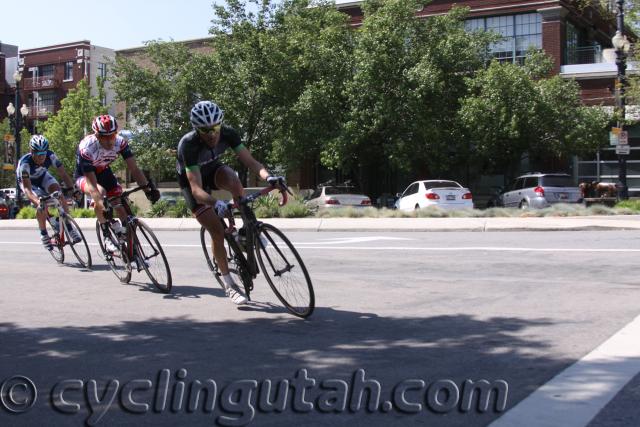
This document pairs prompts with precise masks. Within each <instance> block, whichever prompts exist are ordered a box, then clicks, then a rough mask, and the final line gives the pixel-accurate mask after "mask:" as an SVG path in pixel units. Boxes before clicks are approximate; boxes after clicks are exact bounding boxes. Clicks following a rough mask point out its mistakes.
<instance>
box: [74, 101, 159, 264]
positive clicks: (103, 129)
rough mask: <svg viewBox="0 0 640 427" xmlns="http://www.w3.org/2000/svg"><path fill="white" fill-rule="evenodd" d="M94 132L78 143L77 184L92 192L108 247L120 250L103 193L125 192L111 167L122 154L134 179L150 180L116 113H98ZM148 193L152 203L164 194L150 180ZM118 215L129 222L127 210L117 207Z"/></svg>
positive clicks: (84, 190) (107, 194) (111, 249)
mask: <svg viewBox="0 0 640 427" xmlns="http://www.w3.org/2000/svg"><path fill="white" fill-rule="evenodd" d="M91 128H92V129H93V132H94V133H93V134H90V135H87V136H86V137H84V139H83V140H82V141H80V145H79V146H78V151H77V153H76V172H75V177H76V185H77V186H78V188H80V190H82V191H83V192H84V193H85V194H87V195H89V196H91V199H93V201H94V210H95V212H96V217H97V218H98V221H99V222H100V226H101V228H102V232H103V235H104V236H105V239H104V242H105V248H106V249H107V250H108V251H110V252H115V251H116V250H117V248H116V246H115V244H114V242H112V241H111V239H110V238H108V237H109V233H108V230H109V225H108V223H107V220H106V218H105V216H104V203H103V201H102V199H103V197H105V196H107V197H113V196H118V195H120V194H122V187H121V186H120V184H118V179H117V178H116V176H115V175H114V174H113V171H112V170H111V168H110V167H109V165H111V163H113V162H114V161H115V160H116V159H117V158H118V156H122V158H123V159H124V161H125V164H126V166H127V169H128V170H129V172H131V175H132V176H133V179H135V181H136V182H137V183H138V185H140V186H146V185H147V184H149V183H150V182H149V181H148V180H147V178H146V177H145V176H144V174H143V173H142V171H141V170H140V169H139V168H138V164H137V163H136V158H135V156H134V155H133V152H132V151H131V148H130V147H129V141H128V140H127V139H126V138H123V137H122V136H120V135H118V134H117V132H118V122H117V121H116V119H115V117H113V116H111V115H108V114H105V115H102V116H98V117H96V118H95V119H94V120H93V123H92V125H91ZM150 184H151V186H150V187H148V188H146V189H145V190H144V191H145V195H146V196H147V199H149V200H150V201H151V203H155V202H157V201H158V199H159V198H160V192H159V191H158V190H157V189H156V188H155V187H154V186H153V184H152V183H150ZM116 211H117V213H118V216H119V217H120V219H121V220H122V221H123V224H125V220H126V212H125V211H124V208H122V207H116Z"/></svg>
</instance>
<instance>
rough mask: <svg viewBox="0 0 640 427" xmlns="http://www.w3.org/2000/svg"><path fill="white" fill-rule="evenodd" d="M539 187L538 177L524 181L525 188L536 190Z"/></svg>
mask: <svg viewBox="0 0 640 427" xmlns="http://www.w3.org/2000/svg"><path fill="white" fill-rule="evenodd" d="M537 186H538V177H537V176H529V177H527V178H525V179H524V186H523V188H534V187H537Z"/></svg>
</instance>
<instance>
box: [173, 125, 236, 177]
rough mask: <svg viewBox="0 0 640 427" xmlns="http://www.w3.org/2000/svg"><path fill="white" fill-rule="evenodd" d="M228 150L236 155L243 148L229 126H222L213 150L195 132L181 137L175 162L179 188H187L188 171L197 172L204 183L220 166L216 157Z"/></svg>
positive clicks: (234, 131) (233, 130)
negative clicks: (231, 150)
mask: <svg viewBox="0 0 640 427" xmlns="http://www.w3.org/2000/svg"><path fill="white" fill-rule="evenodd" d="M229 148H231V149H233V150H234V151H235V152H236V153H238V152H239V151H240V150H242V149H243V148H244V145H243V144H242V140H241V139H240V135H239V134H238V132H237V131H236V130H235V129H233V128H232V127H229V126H224V125H223V126H222V129H221V130H220V140H219V141H218V144H217V145H216V146H215V147H213V148H210V147H209V146H208V145H207V144H206V143H205V142H204V141H202V140H201V139H200V135H199V134H198V132H196V131H195V130H193V131H191V132H189V133H188V134H186V135H185V136H183V137H182V139H181V140H180V142H179V143H178V159H177V161H176V171H177V172H178V183H179V184H180V187H182V188H185V187H188V186H189V181H188V180H187V171H189V170H199V171H200V174H201V175H202V180H203V181H205V180H206V178H207V177H208V176H209V175H210V174H212V173H215V171H216V169H217V168H218V167H219V166H220V160H218V157H219V156H220V155H221V154H222V153H224V152H225V151H226V150H227V149H229Z"/></svg>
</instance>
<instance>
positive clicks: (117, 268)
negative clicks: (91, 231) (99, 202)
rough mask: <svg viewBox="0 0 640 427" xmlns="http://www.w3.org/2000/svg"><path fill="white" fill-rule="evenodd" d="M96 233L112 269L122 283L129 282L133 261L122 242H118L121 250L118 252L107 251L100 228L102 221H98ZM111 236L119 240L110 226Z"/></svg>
mask: <svg viewBox="0 0 640 427" xmlns="http://www.w3.org/2000/svg"><path fill="white" fill-rule="evenodd" d="M96 234H97V235H98V245H99V246H100V250H101V251H102V254H103V255H104V259H105V261H107V264H109V267H111V271H113V274H115V275H116V277H117V278H118V280H120V281H121V282H122V283H129V280H131V262H130V261H129V257H128V256H127V251H126V250H124V248H123V245H122V244H120V243H119V244H118V247H119V250H118V251H117V252H114V253H112V252H107V250H106V249H105V247H104V242H103V236H102V230H101V229H100V223H99V222H98V221H96ZM109 237H111V239H112V240H113V241H114V242H118V238H117V237H116V235H115V234H114V232H113V230H111V228H109Z"/></svg>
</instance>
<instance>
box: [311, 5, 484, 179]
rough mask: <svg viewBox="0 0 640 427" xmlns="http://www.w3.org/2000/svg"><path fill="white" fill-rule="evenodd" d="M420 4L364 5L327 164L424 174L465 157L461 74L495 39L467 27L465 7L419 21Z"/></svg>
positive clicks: (479, 59)
mask: <svg viewBox="0 0 640 427" xmlns="http://www.w3.org/2000/svg"><path fill="white" fill-rule="evenodd" d="M422 4H424V2H423V1H407V0H389V1H381V0H375V1H374V0H369V1H367V2H365V3H364V4H363V8H364V14H365V16H366V19H365V20H364V22H363V25H362V27H361V28H360V29H359V30H358V33H357V37H356V42H355V47H354V70H355V72H354V76H353V78H352V79H351V81H349V82H348V83H347V95H348V105H349V112H348V115H347V118H346V120H345V122H344V124H343V129H342V130H343V132H342V134H341V135H340V138H337V139H336V140H335V143H334V144H333V145H332V146H330V147H329V148H328V149H327V150H325V151H324V153H323V160H324V162H325V163H326V164H328V165H332V166H334V167H347V168H350V169H352V170H356V171H363V170H366V171H369V173H376V174H377V173H379V171H380V170H383V171H385V170H388V169H389V168H390V167H396V168H399V169H402V170H405V171H412V172H413V173H414V174H415V175H418V176H420V177H427V176H438V175H440V174H442V173H444V172H445V171H449V170H451V169H453V168H455V166H456V165H459V164H460V163H461V161H462V160H463V159H464V157H465V155H466V154H465V150H466V146H465V143H464V141H463V140H461V138H460V137H459V134H458V132H457V129H458V127H459V126H458V123H457V122H456V111H457V110H458V108H459V104H460V101H461V99H462V97H463V96H464V95H465V94H466V87H465V84H464V77H465V76H469V75H473V73H474V72H475V70H477V69H479V68H481V67H482V65H483V64H484V63H485V62H486V61H487V55H488V46H489V44H490V43H491V42H492V41H494V40H496V37H495V35H493V34H490V33H485V32H482V33H469V32H467V31H465V28H464V18H465V16H466V14H467V10H466V9H461V8H454V9H452V10H451V11H450V12H449V13H448V14H446V15H442V16H434V17H430V18H429V19H416V18H415V10H416V8H418V7H419V6H420V5H422ZM372 171H375V172H372ZM360 180H361V181H367V180H368V178H367V176H366V175H361V177H360ZM373 180H374V179H373V177H371V181H373ZM363 184H364V183H363ZM364 187H365V188H364V189H365V190H368V188H366V185H364Z"/></svg>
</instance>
